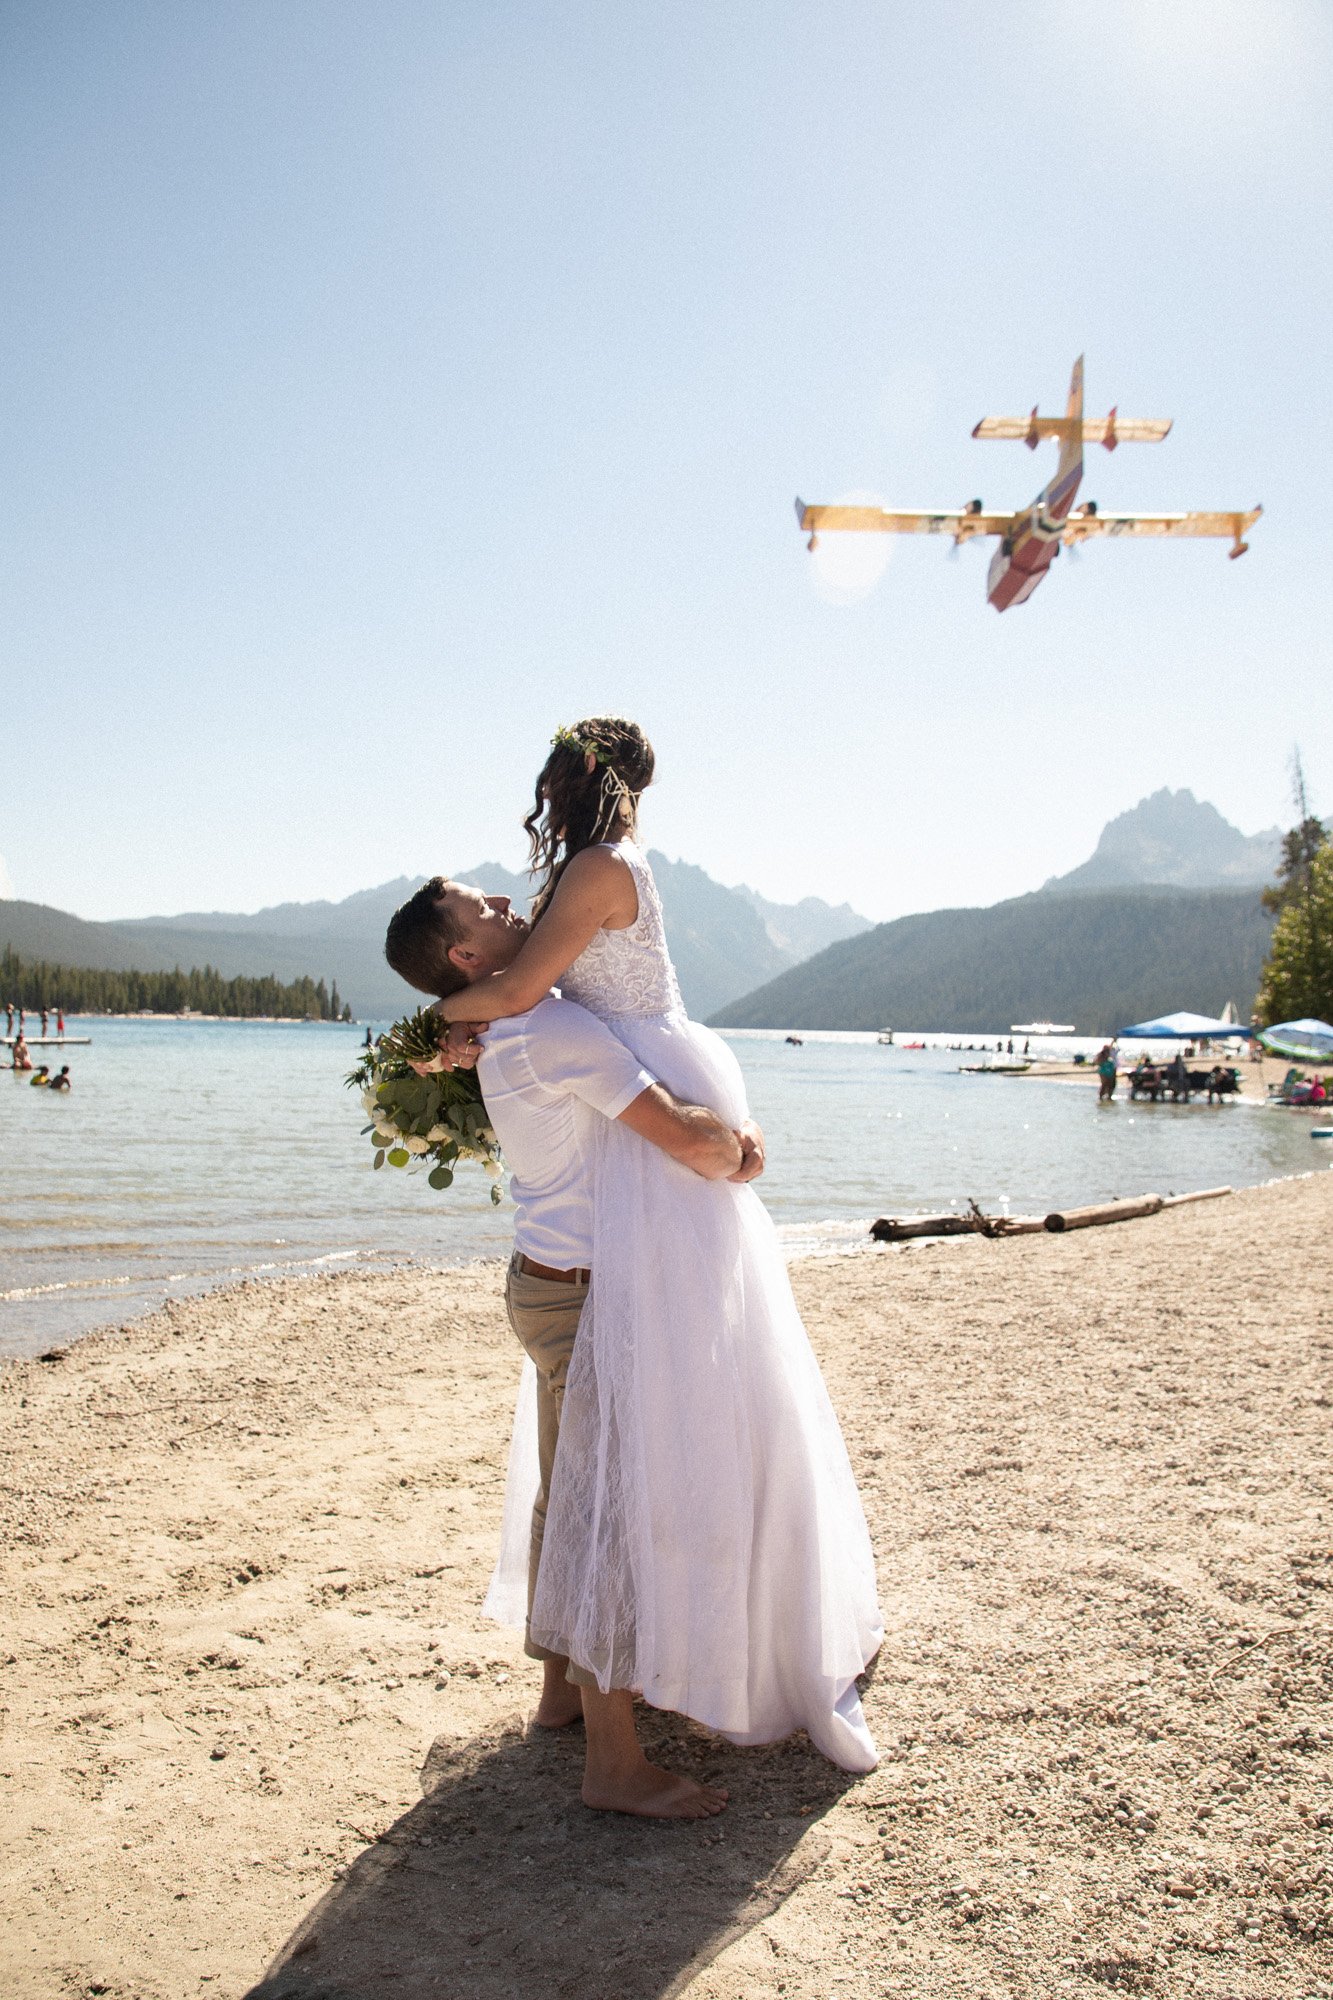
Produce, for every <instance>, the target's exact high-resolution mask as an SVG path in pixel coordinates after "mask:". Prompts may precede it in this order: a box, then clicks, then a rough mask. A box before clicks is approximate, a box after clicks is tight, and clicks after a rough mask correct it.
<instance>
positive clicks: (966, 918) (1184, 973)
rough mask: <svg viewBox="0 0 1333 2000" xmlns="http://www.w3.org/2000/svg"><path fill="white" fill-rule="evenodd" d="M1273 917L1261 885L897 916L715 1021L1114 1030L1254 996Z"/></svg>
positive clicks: (1098, 894) (1033, 899)
mask: <svg viewBox="0 0 1333 2000" xmlns="http://www.w3.org/2000/svg"><path fill="white" fill-rule="evenodd" d="M1272 925H1273V919H1272V917H1271V916H1270V915H1269V914H1268V912H1267V911H1266V910H1265V909H1264V907H1263V905H1262V903H1261V902H1260V900H1259V897H1258V895H1257V894H1256V893H1255V891H1254V890H1252V889H1242V890H1237V889H1174V888H1158V887H1147V886H1145V887H1141V888H1131V889H1100V890H1095V889H1089V890H1084V891H1082V892H1076V893H1074V894H1071V895H1052V894H1048V893H1044V892H1041V891H1038V892H1037V893H1036V894H1034V895H1030V896H1017V897H1014V898H1013V899H1012V900H1011V901H1009V902H1005V903H995V904H992V905H991V907H990V908H989V909H973V910H932V911H930V912H928V913H927V914H925V915H922V916H915V917H899V918H898V919H897V921H896V922H894V923H888V924H877V925H876V926H875V928H874V929H873V930H868V931H866V932H864V933H863V934H862V935H861V936H859V937H854V938H849V939H847V940H846V941H844V942H843V943H840V944H835V945H830V947H829V948H828V950H827V951H822V952H820V953H819V955H818V956H817V957H815V958H811V959H808V960H807V961H806V962H805V964H803V965H798V966H795V967H793V968H792V970H790V971H788V972H784V973H782V974H780V975H779V977H778V978H777V979H774V980H772V981H771V982H770V983H769V984H768V985H767V986H763V987H760V989H759V991H758V992H757V993H749V994H746V995H745V997H744V998H743V999H741V1000H737V1001H733V1002H732V1003H731V1004H730V1005H729V1006H727V1007H723V1008H721V1009H719V1011H718V1012H717V1013H716V1014H714V1015H713V1017H712V1020H713V1025H714V1027H720V1028H879V1029H883V1028H886V1027H897V1028H934V1029H939V1030H942V1031H946V1032H947V1031H949V1030H957V1031H958V1032H960V1033H982V1034H984V1033H987V1032H989V1033H991V1034H995V1033H998V1032H999V1031H1001V1030H1004V1029H1007V1028H1008V1027H1009V1026H1010V1025H1011V1024H1012V1023H1013V1022H1015V1021H1033V1020H1048V1021H1050V1020H1054V1021H1071V1022H1073V1023H1074V1025H1075V1027H1076V1028H1077V1029H1078V1032H1079V1033H1080V1034H1083V1035H1109V1034H1114V1033H1116V1032H1117V1031H1118V1030H1119V1029H1121V1028H1124V1027H1127V1026H1128V1025H1129V1023H1130V1022H1131V1021H1143V1020H1148V1019H1151V1018H1152V1017H1154V1016H1156V1015H1159V1014H1167V1013H1174V1012H1175V1011H1176V1010H1177V1009H1178V1008H1188V1009H1189V1010H1190V1011H1192V1012H1195V1013H1201V1014H1210V1015H1213V1016H1217V1015H1219V1014H1220V1013H1221V1012H1222V1009H1223V1008H1224V1007H1225V1006H1226V1004H1227V1001H1228V1000H1230V1001H1232V1002H1234V1003H1235V1005H1236V1007H1237V1008H1238V1009H1239V1011H1240V1017H1241V1019H1245V1018H1246V1016H1247V1015H1248V1013H1249V1010H1250V1008H1251V1007H1252V1005H1253V1003H1254V995H1255V991H1256V989H1257V987H1258V983H1259V972H1260V969H1261V967H1262V965H1263V962H1264V959H1265V957H1266V955H1267V951H1268V939H1269V934H1270V932H1271V930H1272Z"/></svg>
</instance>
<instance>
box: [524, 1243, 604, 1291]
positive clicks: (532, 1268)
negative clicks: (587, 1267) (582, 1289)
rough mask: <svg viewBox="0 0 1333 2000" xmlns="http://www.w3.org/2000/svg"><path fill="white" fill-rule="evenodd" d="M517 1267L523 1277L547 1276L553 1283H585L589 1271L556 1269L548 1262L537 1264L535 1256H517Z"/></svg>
mask: <svg viewBox="0 0 1333 2000" xmlns="http://www.w3.org/2000/svg"><path fill="white" fill-rule="evenodd" d="M518 1268H519V1270H520V1271H521V1272H522V1273H523V1275H524V1277H525V1278H548V1279H549V1280H550V1282H551V1283H552V1284H555V1285H586V1284H587V1282H588V1280H589V1279H590V1278H591V1276H592V1272H591V1271H582V1270H579V1271H557V1270H554V1269H553V1268H552V1266H551V1265H550V1264H539V1263H538V1262H537V1260H536V1258H535V1257H525V1256H524V1255H523V1253H522V1251H520V1252H519V1256H518Z"/></svg>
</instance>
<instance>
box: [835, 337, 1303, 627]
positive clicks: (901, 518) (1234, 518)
mask: <svg viewBox="0 0 1333 2000" xmlns="http://www.w3.org/2000/svg"><path fill="white" fill-rule="evenodd" d="M1170 428H1171V419H1170V418H1169V417H1122V416H1120V415H1119V414H1118V412H1117V411H1116V410H1115V409H1114V408H1113V409H1112V410H1111V412H1110V414H1109V415H1108V416H1105V417H1087V418H1085V417H1084V415H1083V356H1082V355H1081V354H1080V356H1079V358H1078V360H1077V361H1076V362H1075V363H1074V372H1073V374H1072V376H1071V377H1070V382H1069V401H1068V403H1067V405H1066V407H1065V414H1064V415H1063V416H1062V417H1042V416H1038V414H1037V411H1036V409H1035V408H1034V409H1033V411H1032V414H1031V416H1027V417H983V418H982V420H981V422H980V423H979V424H977V425H976V426H975V428H974V429H973V432H972V435H973V437H974V438H1012V439H1021V440H1022V442H1023V443H1024V444H1025V445H1026V446H1027V447H1028V449H1029V451H1035V450H1036V449H1037V446H1038V445H1039V444H1040V443H1041V441H1042V439H1043V438H1048V437H1054V438H1058V439H1059V440H1060V462H1059V464H1058V465H1057V466H1056V469H1055V477H1054V478H1053V479H1051V480H1050V481H1049V482H1048V483H1047V484H1046V485H1045V486H1043V487H1042V489H1041V492H1040V493H1039V494H1038V495H1037V497H1036V499H1035V500H1034V501H1033V502H1032V504H1031V506H1029V507H1023V508H1020V509H1019V511H1018V512H1017V513H1016V514H988V513H987V512H986V510H985V508H984V507H983V505H982V503H981V501H980V500H972V501H969V502H968V504H967V506H966V507H964V508H963V509H962V510H961V511H960V512H958V513H945V514H933V513H927V512H925V511H924V510H912V511H910V512H903V511H894V510H892V509H890V508H886V507H823V506H815V507H807V506H806V504H805V502H804V501H803V500H798V501H797V502H796V518H797V520H798V521H799V522H800V525H801V529H802V532H803V533H805V534H808V535H809V537H810V540H809V542H808V543H807V544H806V546H807V547H808V548H810V549H812V550H813V549H815V548H817V547H818V545H819V536H820V535H821V534H825V533H827V532H829V531H831V530H836V531H838V532H842V531H844V530H849V531H851V532H853V533H856V532H865V531H867V530H869V531H873V532H878V533H880V534H887V535H952V537H953V541H954V546H955V548H960V547H961V546H962V544H963V543H964V542H967V541H972V540H973V539H974V538H975V537H977V536H986V535H998V536H999V538H1000V546H999V548H998V549H997V550H996V551H995V554H994V555H993V556H992V557H991V562H990V568H989V570H988V571H987V574H986V597H987V601H988V602H989V603H991V604H993V605H994V606H995V609H996V610H997V611H1007V610H1008V609H1009V607H1010V605H1012V604H1026V602H1027V600H1028V598H1029V597H1031V595H1032V593H1033V591H1034V590H1035V589H1036V588H1037V585H1038V584H1039V583H1040V582H1041V580H1042V578H1043V577H1044V576H1045V574H1046V572H1047V570H1048V569H1049V568H1050V566H1051V564H1052V563H1053V562H1054V561H1055V558H1056V557H1057V556H1058V555H1059V553H1060V547H1061V544H1062V543H1069V544H1071V545H1073V546H1075V547H1076V546H1077V545H1078V543H1080V542H1085V541H1087V540H1088V539H1089V538H1090V537H1091V536H1093V535H1221V536H1230V538H1231V543H1232V546H1231V550H1230V555H1231V558H1232V560H1233V561H1234V559H1235V558H1236V557H1237V556H1243V555H1244V554H1245V551H1246V549H1248V547H1249V543H1248V542H1247V541H1246V540H1245V536H1246V535H1247V534H1248V533H1249V531H1250V529H1251V528H1252V527H1253V526H1254V523H1255V522H1256V521H1257V520H1258V518H1259V516H1260V514H1261V513H1262V512H1263V509H1262V507H1251V508H1249V509H1247V510H1244V511H1240V512H1235V513H1211V514H1103V513H1102V512H1101V511H1100V509H1099V508H1098V506H1097V503H1096V501H1095V500H1085V501H1084V503H1083V505H1082V506H1081V507H1080V508H1079V509H1078V510H1077V512H1075V511H1074V496H1075V494H1076V493H1077V492H1078V489H1079V486H1080V484H1081V483H1082V479H1083V447H1084V445H1085V444H1100V445H1103V446H1105V448H1106V450H1107V451H1114V450H1115V449H1116V447H1117V445H1121V444H1160V443H1161V441H1162V439H1163V438H1164V437H1165V436H1166V434H1167V432H1168V431H1169V430H1170Z"/></svg>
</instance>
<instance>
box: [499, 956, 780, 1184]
mask: <svg viewBox="0 0 1333 2000" xmlns="http://www.w3.org/2000/svg"><path fill="white" fill-rule="evenodd" d="M524 1043H525V1047H526V1053H527V1059H528V1062H529V1064H530V1066H531V1069H532V1072H533V1075H534V1076H535V1077H536V1079H537V1081H538V1082H539V1083H541V1084H543V1085H544V1086H545V1087H546V1088H547V1089H548V1090H551V1091H556V1092H560V1093H562V1094H563V1093H566V1092H567V1093H568V1094H569V1095H571V1096H573V1097H579V1098H582V1100H583V1102H584V1103H585V1104H587V1105H588V1106H589V1107H590V1108H591V1109H592V1110H594V1111H599V1112H600V1113H601V1114H602V1116H603V1117H604V1118H616V1119H619V1120H620V1122H621V1123H622V1124H624V1125H628V1126H629V1128H630V1130H631V1131H632V1132H635V1133H637V1134H638V1136H639V1137H640V1138H641V1139H646V1140H647V1142H648V1144H649V1145H650V1146H657V1147H658V1148H659V1149H660V1150H661V1151H662V1152H664V1153H667V1154H669V1155H670V1157H671V1158H672V1159H673V1160H678V1161H679V1162H680V1164H681V1166H683V1167H688V1168H689V1169H690V1170H691V1172H692V1173H696V1174H701V1175H702V1176H703V1177H704V1179H705V1180H710V1181H722V1180H728V1179H731V1178H732V1177H733V1176H739V1177H741V1178H743V1179H747V1180H748V1179H749V1178H750V1174H749V1173H748V1172H746V1171H745V1169H746V1166H747V1148H746V1145H745V1142H744V1138H743V1135H742V1134H740V1133H737V1132H733V1131H732V1130H731V1128H730V1126H729V1125H726V1124H724V1123H723V1121H722V1119H720V1118H718V1117H717V1116H716V1115H715V1114H714V1113H713V1112H711V1111H709V1110H708V1109H707V1108H706V1106H704V1105H702V1104H686V1103H685V1102H684V1101H683V1100H682V1099H681V1098H678V1097H673V1096H672V1094H671V1092H670V1091H669V1090H667V1089H666V1088H665V1087H664V1086H663V1085H662V1084H660V1083H659V1082H658V1081H657V1079H656V1078H655V1077H654V1076H653V1075H652V1073H651V1071H649V1070H646V1069H644V1067H643V1066H642V1064H641V1063H640V1062H639V1061H638V1059H637V1057H635V1056H634V1055H632V1054H631V1053H630V1051H629V1050H628V1049H627V1048H626V1046H625V1044H624V1043H623V1042H622V1041H621V1040H620V1039H619V1038H618V1037H617V1036H616V1035H614V1034H613V1033H612V1032H611V1030H610V1028H609V1027H608V1026H607V1025H606V1023H605V1021H599V1020H598V1019H597V1018H596V1016H595V1015H592V1014H589V1013H588V1012H587V1010H586V1009H585V1008H583V1007H580V1006H579V1005H578V1004H577V1003H576V1002H575V1001H573V1000H558V999H556V998H554V996H553V997H552V998H550V999H548V1000H543V1001H542V1002H541V1003H540V1004H539V1005H538V1006H537V1007H535V1008H534V1009H533V1010H532V1013H531V1014H530V1015H529V1017H528V1025H527V1030H526V1034H525V1036H524ZM755 1129H756V1130H757V1128H755ZM761 1146H762V1139H761ZM761 1160H762V1152H761Z"/></svg>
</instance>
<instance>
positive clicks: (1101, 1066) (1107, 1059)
mask: <svg viewBox="0 0 1333 2000" xmlns="http://www.w3.org/2000/svg"><path fill="white" fill-rule="evenodd" d="M1097 1075H1098V1076H1099V1077H1100V1079H1101V1085H1100V1088H1099V1089H1098V1092H1097V1102H1098V1103H1099V1104H1109V1103H1110V1102H1111V1099H1112V1098H1113V1097H1114V1096H1115V1082H1116V1061H1115V1043H1114V1042H1106V1043H1104V1044H1103V1046H1102V1048H1101V1049H1100V1050H1099V1051H1098V1054H1097Z"/></svg>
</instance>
